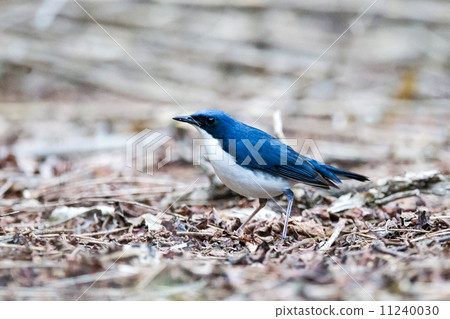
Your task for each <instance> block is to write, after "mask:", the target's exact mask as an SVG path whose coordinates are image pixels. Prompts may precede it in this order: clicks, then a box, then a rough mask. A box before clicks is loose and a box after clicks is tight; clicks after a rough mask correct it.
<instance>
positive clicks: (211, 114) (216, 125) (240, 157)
mask: <svg viewBox="0 0 450 319" xmlns="http://www.w3.org/2000/svg"><path fill="white" fill-rule="evenodd" d="M174 120H177V121H181V122H187V123H190V124H192V125H194V126H195V127H196V128H198V129H199V131H200V132H201V133H202V134H203V136H204V137H206V138H208V139H212V140H214V141H216V142H217V147H219V149H220V152H223V154H225V155H224V156H226V157H228V158H229V159H232V161H233V162H234V165H226V164H224V162H223V161H217V160H216V161H211V163H212V165H213V167H214V169H215V171H216V173H217V175H218V176H219V178H220V179H221V180H222V181H223V182H224V184H225V185H227V186H228V187H229V188H231V189H232V190H234V191H236V192H238V193H241V194H242V195H245V196H252V197H259V198H260V206H259V207H258V208H257V209H256V210H255V212H254V213H253V214H252V215H251V216H250V218H249V219H248V220H247V221H246V222H245V223H244V224H243V225H242V226H244V225H245V224H246V223H248V221H249V220H250V219H251V218H252V217H253V216H254V215H255V214H256V213H257V212H258V211H259V210H260V209H261V208H262V207H263V206H264V205H265V199H266V198H271V197H272V196H273V195H279V194H282V193H285V194H286V195H287V196H288V199H289V205H288V210H287V212H286V222H285V228H284V230H283V238H284V237H285V236H286V231H287V229H286V227H287V219H288V218H289V214H290V209H291V207H292V201H293V194H292V191H291V190H290V187H291V186H292V185H294V184H296V183H299V182H300V183H304V184H307V185H311V186H315V187H319V188H325V189H329V188H330V187H337V184H339V183H342V182H341V179H340V178H349V179H355V180H358V181H367V180H368V179H367V177H365V176H363V175H359V174H356V173H352V172H348V171H345V170H341V169H339V168H336V167H332V166H329V165H326V164H323V163H320V162H318V161H316V160H314V159H311V158H309V157H306V156H303V155H300V154H298V153H297V152H296V151H294V150H293V149H292V148H291V147H290V146H288V145H286V144H284V143H282V142H280V141H279V140H278V139H276V138H275V137H273V136H271V135H269V134H267V133H266V132H264V131H261V130H259V129H257V128H254V127H251V126H249V125H246V124H244V123H242V122H239V121H237V120H235V119H234V118H233V117H231V116H230V115H228V114H227V113H225V112H223V111H219V110H214V109H211V110H203V111H200V112H197V113H194V114H192V115H191V116H182V117H175V118H174ZM249 179H252V180H253V181H254V183H253V182H252V181H251V180H250V181H249ZM255 184H256V185H255ZM261 190H262V191H263V192H262V191H261ZM266 195H267V196H266ZM261 199H264V200H263V201H262V202H261ZM242 226H241V227H242Z"/></svg>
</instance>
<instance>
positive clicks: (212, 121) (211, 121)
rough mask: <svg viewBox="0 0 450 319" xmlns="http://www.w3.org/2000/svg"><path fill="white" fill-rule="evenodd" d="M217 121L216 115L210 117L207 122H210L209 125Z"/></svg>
mask: <svg viewBox="0 0 450 319" xmlns="http://www.w3.org/2000/svg"><path fill="white" fill-rule="evenodd" d="M215 122H216V119H215V118H214V117H212V116H211V117H208V118H207V119H206V124H208V125H209V126H213V125H214V123H215Z"/></svg>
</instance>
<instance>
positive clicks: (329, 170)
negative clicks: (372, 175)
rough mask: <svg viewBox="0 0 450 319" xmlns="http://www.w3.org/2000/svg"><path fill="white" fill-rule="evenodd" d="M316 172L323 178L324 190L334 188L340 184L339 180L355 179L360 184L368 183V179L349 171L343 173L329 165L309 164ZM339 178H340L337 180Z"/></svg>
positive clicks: (313, 162)
mask: <svg viewBox="0 0 450 319" xmlns="http://www.w3.org/2000/svg"><path fill="white" fill-rule="evenodd" d="M310 163H311V164H312V165H313V166H314V168H315V169H316V171H317V172H319V173H320V175H321V176H322V177H323V179H324V182H325V183H326V187H325V188H329V187H330V186H331V187H336V188H339V187H338V186H337V184H340V183H342V181H341V179H340V178H342V179H355V180H357V181H360V182H365V181H368V180H369V179H368V178H367V177H366V176H363V175H360V174H356V173H353V172H349V171H344V170H343V169H339V168H336V167H333V166H330V165H326V164H323V163H320V162H317V161H311V162H310ZM339 177H340V178H339Z"/></svg>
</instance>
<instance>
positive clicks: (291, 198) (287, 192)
mask: <svg viewBox="0 0 450 319" xmlns="http://www.w3.org/2000/svg"><path fill="white" fill-rule="evenodd" d="M284 194H285V195H286V197H287V199H288V206H287V209H286V218H285V220H284V227H283V235H281V241H283V240H284V239H285V238H286V234H287V228H288V222H289V216H291V210H292V203H293V202H294V192H293V191H291V190H290V189H287V190H285V191H284Z"/></svg>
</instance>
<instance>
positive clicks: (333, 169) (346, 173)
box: [321, 164, 369, 182]
mask: <svg viewBox="0 0 450 319" xmlns="http://www.w3.org/2000/svg"><path fill="white" fill-rule="evenodd" d="M321 166H322V168H324V169H326V170H327V171H330V172H331V173H332V174H334V175H337V176H339V177H341V178H343V179H347V178H348V179H355V180H357V181H360V182H365V181H368V180H369V179H368V178H367V177H366V176H364V175H360V174H356V173H353V172H349V171H344V170H343V169H339V168H336V167H333V166H330V165H325V164H322V165H321Z"/></svg>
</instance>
